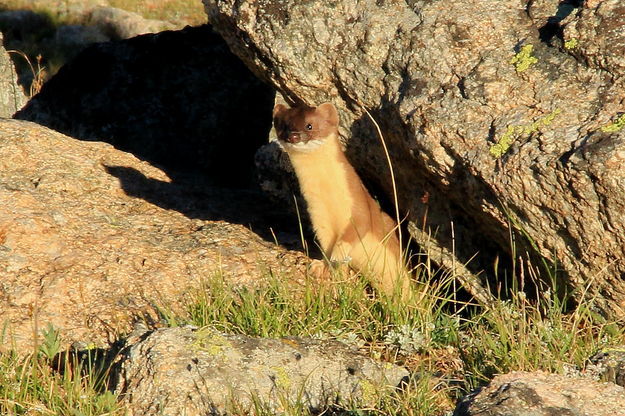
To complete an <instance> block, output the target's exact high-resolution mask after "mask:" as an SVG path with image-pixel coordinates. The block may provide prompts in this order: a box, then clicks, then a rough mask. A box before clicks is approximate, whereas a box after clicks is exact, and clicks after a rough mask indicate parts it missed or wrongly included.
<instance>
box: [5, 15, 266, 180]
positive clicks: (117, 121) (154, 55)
mask: <svg viewBox="0 0 625 416" xmlns="http://www.w3.org/2000/svg"><path fill="white" fill-rule="evenodd" d="M273 97H274V92H273V89H272V88H270V87H269V86H267V85H265V84H263V83H262V82H261V81H259V80H258V79H257V78H256V77H254V76H253V75H252V74H251V73H250V71H249V70H248V69H247V68H246V67H245V66H244V65H243V64H242V63H241V62H240V60H239V59H238V58H237V57H236V56H234V55H233V54H232V53H231V52H230V51H229V50H228V47H227V46H226V44H225V43H224V41H223V40H222V39H221V38H220V37H219V35H217V34H215V33H214V32H213V31H212V30H211V29H210V28H209V27H207V26H203V27H194V28H191V27H189V28H186V29H184V30H181V31H177V32H162V33H159V34H154V35H143V36H139V37H136V38H132V39H128V40H124V41H118V42H110V43H104V44H98V45H93V46H91V47H89V48H87V49H86V50H84V51H83V52H81V53H80V54H79V56H77V57H76V59H75V60H73V61H72V62H70V63H69V64H67V65H65V66H64V67H63V68H61V70H60V71H59V72H58V74H56V75H55V76H54V77H53V78H52V79H50V81H48V82H47V83H46V84H45V85H44V87H43V89H42V90H41V92H40V93H39V94H37V95H36V96H35V97H33V99H31V101H30V102H29V103H28V105H27V106H26V107H25V108H24V109H23V110H22V111H20V112H19V113H18V114H17V115H16V118H19V119H23V120H30V121H35V122H37V123H39V124H43V125H45V126H48V127H51V128H53V129H55V130H58V131H60V132H63V133H65V134H68V135H70V136H72V137H76V138H80V139H84V140H102V141H106V142H109V143H111V144H113V145H114V146H116V147H118V148H120V149H122V150H126V151H130V152H132V153H133V154H135V155H136V156H138V157H140V158H142V159H146V160H149V161H151V162H153V163H158V164H160V165H163V166H167V167H173V168H175V169H178V170H180V169H185V170H195V171H202V172H203V173H205V174H207V175H211V176H213V178H215V179H216V180H219V181H220V182H228V183H238V184H239V183H246V181H249V180H250V178H251V167H252V166H253V156H254V152H255V150H256V148H257V147H258V146H260V144H261V143H263V142H264V140H266V136H267V132H268V131H269V129H270V127H271V109H272V103H273Z"/></svg>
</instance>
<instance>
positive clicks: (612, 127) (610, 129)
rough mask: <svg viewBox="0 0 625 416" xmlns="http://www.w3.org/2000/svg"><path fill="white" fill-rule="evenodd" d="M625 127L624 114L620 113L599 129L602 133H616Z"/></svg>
mask: <svg viewBox="0 0 625 416" xmlns="http://www.w3.org/2000/svg"><path fill="white" fill-rule="evenodd" d="M623 127H625V114H623V115H621V116H620V117H619V118H617V119H616V121H614V122H612V123H610V124H607V125H605V126H603V127H601V131H602V132H604V133H616V132H617V131H620V130H621V129H622V128H623Z"/></svg>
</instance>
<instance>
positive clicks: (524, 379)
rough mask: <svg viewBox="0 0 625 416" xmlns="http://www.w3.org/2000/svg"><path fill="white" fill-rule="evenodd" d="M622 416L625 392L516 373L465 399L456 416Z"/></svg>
mask: <svg viewBox="0 0 625 416" xmlns="http://www.w3.org/2000/svg"><path fill="white" fill-rule="evenodd" d="M511 415H514V416H556V415H557V416H565V415H566V416H569V415H570V416H621V415H625V390H624V389H623V388H622V387H621V386H617V385H616V384H612V383H599V382H596V381H591V380H588V379H583V378H579V379H578V378H568V377H564V376H560V375H557V374H547V373H525V372H513V373H510V374H505V375H502V376H497V377H495V378H494V379H493V381H491V382H490V384H489V385H488V386H486V387H484V388H483V389H481V390H480V391H478V392H477V393H474V394H471V395H469V396H467V397H465V398H464V399H462V401H461V403H460V404H459V405H458V407H457V408H456V411H455V412H454V416H511Z"/></svg>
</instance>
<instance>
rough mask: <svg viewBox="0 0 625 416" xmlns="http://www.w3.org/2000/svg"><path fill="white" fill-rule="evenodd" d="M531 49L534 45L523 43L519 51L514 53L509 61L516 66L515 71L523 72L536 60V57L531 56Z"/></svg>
mask: <svg viewBox="0 0 625 416" xmlns="http://www.w3.org/2000/svg"><path fill="white" fill-rule="evenodd" d="M533 50H534V45H532V44H528V45H525V46H523V47H522V48H521V50H520V51H519V53H517V54H516V55H514V57H513V58H512V59H511V60H510V63H511V64H512V65H514V67H515V68H516V72H523V71H525V70H527V69H528V68H529V67H530V66H532V65H534V64H535V63H537V62H538V58H536V57H535V56H532V51H533Z"/></svg>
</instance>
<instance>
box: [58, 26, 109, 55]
mask: <svg viewBox="0 0 625 416" xmlns="http://www.w3.org/2000/svg"><path fill="white" fill-rule="evenodd" d="M54 40H55V42H56V44H57V45H59V46H62V47H66V48H80V49H82V48H84V47H85V46H87V45H90V44H92V43H98V42H108V41H109V40H110V39H109V37H107V36H105V35H104V33H102V31H100V29H98V28H97V27H93V26H83V25H63V26H59V27H58V28H57V29H56V33H55V35H54Z"/></svg>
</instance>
